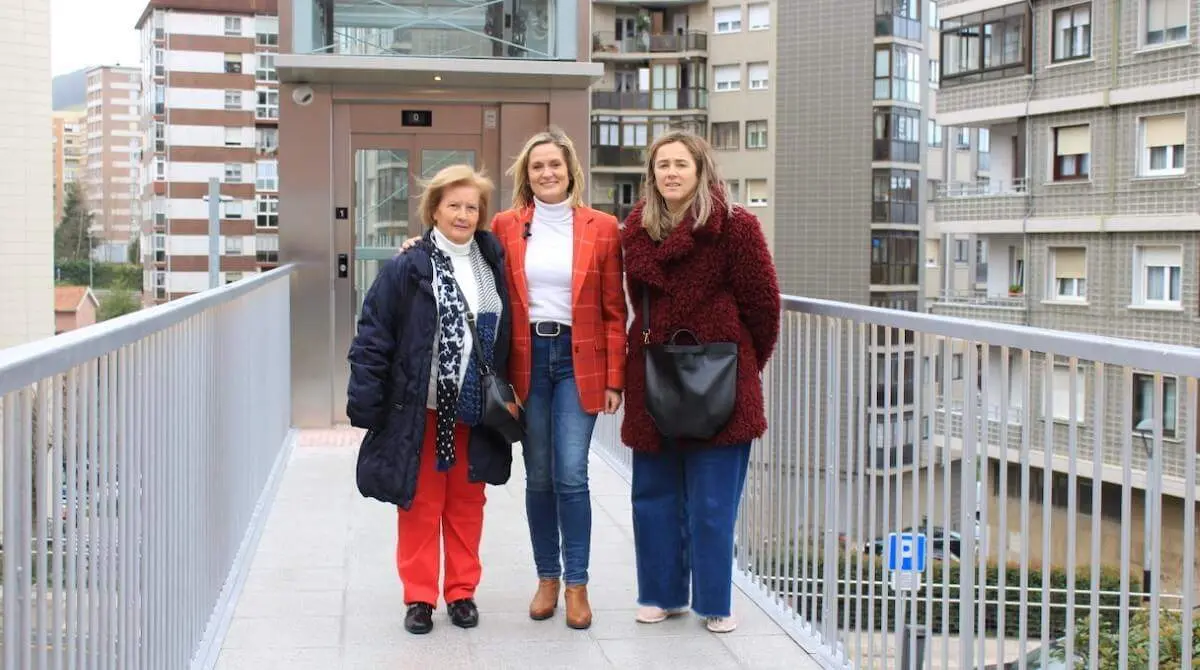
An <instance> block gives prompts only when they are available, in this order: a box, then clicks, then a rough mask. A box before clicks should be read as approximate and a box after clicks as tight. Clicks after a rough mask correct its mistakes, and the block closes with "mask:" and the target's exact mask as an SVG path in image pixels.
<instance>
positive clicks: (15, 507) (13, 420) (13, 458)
mask: <svg viewBox="0 0 1200 670" xmlns="http://www.w3.org/2000/svg"><path fill="white" fill-rule="evenodd" d="M22 393H23V391H21V390H16V391H13V392H11V393H9V394H7V395H5V396H3V397H0V400H2V401H3V402H2V403H0V404H2V405H3V407H2V408H0V409H2V414H0V416H2V417H3V419H4V444H20V439H21V433H22V432H24V431H23V430H22V429H21V426H20V423H19V422H20V420H21V394H22ZM0 459H3V461H4V528H5V529H13V530H17V529H19V528H20V523H21V504H20V503H21V498H20V491H21V477H22V474H21V458H20V455H19V454H18V453H17V450H15V449H2V450H0ZM14 534H16V533H14ZM18 536H19V535H18ZM23 553H24V552H21V551H15V552H13V554H14V555H13V557H12V560H6V561H4V583H5V584H12V585H14V586H15V585H16V584H17V582H18V579H19V578H20V574H21V555H22V554H23ZM15 590H16V589H14V591H15ZM12 595H13V597H10V598H4V599H3V603H4V622H5V625H4V667H5V668H19V667H20V649H21V646H22V645H21V643H20V639H21V621H20V617H21V615H22V613H23V612H22V610H23V608H22V607H21V602H20V599H19V598H18V597H17V596H18V595H19V594H18V593H13V594H12Z"/></svg>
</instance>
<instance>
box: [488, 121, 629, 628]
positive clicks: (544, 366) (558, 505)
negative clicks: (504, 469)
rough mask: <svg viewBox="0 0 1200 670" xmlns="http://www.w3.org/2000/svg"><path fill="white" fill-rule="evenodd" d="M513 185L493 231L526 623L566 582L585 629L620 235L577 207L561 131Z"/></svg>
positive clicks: (617, 391)
mask: <svg viewBox="0 0 1200 670" xmlns="http://www.w3.org/2000/svg"><path fill="white" fill-rule="evenodd" d="M510 174H511V175H512V178H513V204H512V208H511V209H509V210H507V211H504V212H500V213H499V214H497V215H496V217H495V218H494V219H493V220H492V230H493V232H494V233H495V234H496V237H497V238H499V240H500V244H501V245H502V246H503V247H504V255H505V259H506V261H507V262H506V263H505V267H506V268H507V271H508V284H509V292H510V295H511V296H512V313H513V338H512V351H511V353H510V355H509V379H510V380H511V381H512V384H513V386H514V387H515V388H516V390H517V394H518V395H519V396H520V397H521V398H522V400H523V402H524V403H525V413H526V422H527V429H526V438H525V440H524V442H523V445H522V446H523V448H524V456H525V506H526V512H527V516H528V518H529V534H530V537H531V539H532V542H533V556H534V563H535V564H536V567H537V572H538V588H537V592H536V593H535V594H534V597H533V601H532V602H530V604H529V616H530V617H532V618H533V619H537V620H541V619H548V618H550V617H551V616H553V615H554V611H555V609H556V608H557V606H558V595H559V588H560V585H561V584H562V582H565V583H566V598H565V600H566V608H567V613H566V619H567V625H568V626H570V627H572V628H587V627H588V626H590V625H591V621H592V611H591V607H590V605H589V604H588V597H587V582H588V562H589V554H590V550H591V534H592V506H591V495H590V493H589V490H588V470H587V465H588V449H589V447H590V445H591V441H592V429H593V427H594V426H595V424H596V416H597V415H598V414H599V413H600V412H605V413H606V414H612V413H615V412H616V411H617V410H618V409H619V408H620V406H621V394H622V392H623V390H624V388H625V324H626V317H627V312H626V308H625V288H624V283H623V275H622V271H623V269H622V266H621V240H620V234H619V231H618V226H617V219H616V218H615V217H613V216H611V215H609V214H605V213H604V212H600V211H597V210H594V209H591V208H589V207H585V206H584V205H583V188H584V176H583V175H584V173H583V166H582V165H581V164H580V162H579V154H578V153H577V152H576V150H575V145H574V144H573V143H572V142H571V139H570V138H569V137H567V136H566V135H565V134H563V133H561V132H559V131H558V130H555V129H551V130H549V131H547V132H543V133H538V134H537V135H534V136H533V137H532V138H530V139H529V141H528V142H526V143H525V147H524V148H523V149H522V151H521V154H520V155H519V156H518V157H517V160H516V163H515V164H514V165H513V167H512V169H511V170H510ZM519 324H527V325H526V326H525V327H522V326H521V325H519ZM560 547H561V550H560Z"/></svg>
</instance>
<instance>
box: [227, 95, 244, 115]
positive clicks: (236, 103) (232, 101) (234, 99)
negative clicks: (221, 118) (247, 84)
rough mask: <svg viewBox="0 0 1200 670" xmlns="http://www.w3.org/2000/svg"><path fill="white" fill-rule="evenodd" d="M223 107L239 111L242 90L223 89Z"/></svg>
mask: <svg viewBox="0 0 1200 670" xmlns="http://www.w3.org/2000/svg"><path fill="white" fill-rule="evenodd" d="M225 109H229V110H238V111H241V109H242V92H241V91H225Z"/></svg>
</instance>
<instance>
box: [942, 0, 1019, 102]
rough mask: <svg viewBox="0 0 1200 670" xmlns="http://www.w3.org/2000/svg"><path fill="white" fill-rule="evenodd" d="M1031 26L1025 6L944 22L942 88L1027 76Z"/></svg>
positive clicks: (1011, 6)
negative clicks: (951, 85)
mask: <svg viewBox="0 0 1200 670" xmlns="http://www.w3.org/2000/svg"><path fill="white" fill-rule="evenodd" d="M1029 25H1030V19H1029V6H1028V4H1027V3H1024V2H1019V3H1014V4H1011V5H1007V6H1004V7H999V8H997V9H991V10H988V11H987V12H978V13H975V14H966V15H964V16H956V17H954V18H951V19H946V20H944V21H942V28H941V38H942V52H941V58H942V86H943V87H944V86H947V85H950V84H965V83H971V82H979V81H985V80H991V79H998V78H1001V77H1012V76H1020V75H1025V74H1028V73H1029V58H1028V51H1029Z"/></svg>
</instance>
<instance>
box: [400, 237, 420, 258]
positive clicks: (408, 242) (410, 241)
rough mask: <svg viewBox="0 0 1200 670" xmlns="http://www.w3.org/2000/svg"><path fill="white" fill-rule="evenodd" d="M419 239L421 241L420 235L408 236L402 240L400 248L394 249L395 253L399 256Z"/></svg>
mask: <svg viewBox="0 0 1200 670" xmlns="http://www.w3.org/2000/svg"><path fill="white" fill-rule="evenodd" d="M420 241H421V238H420V236H417V237H410V238H408V239H407V240H404V244H401V245H400V248H399V249H398V250H396V255H397V256H399V255H400V254H402V253H404V252H406V251H408V250H409V249H412V247H413V245H414V244H416V243H417V242H420Z"/></svg>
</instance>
